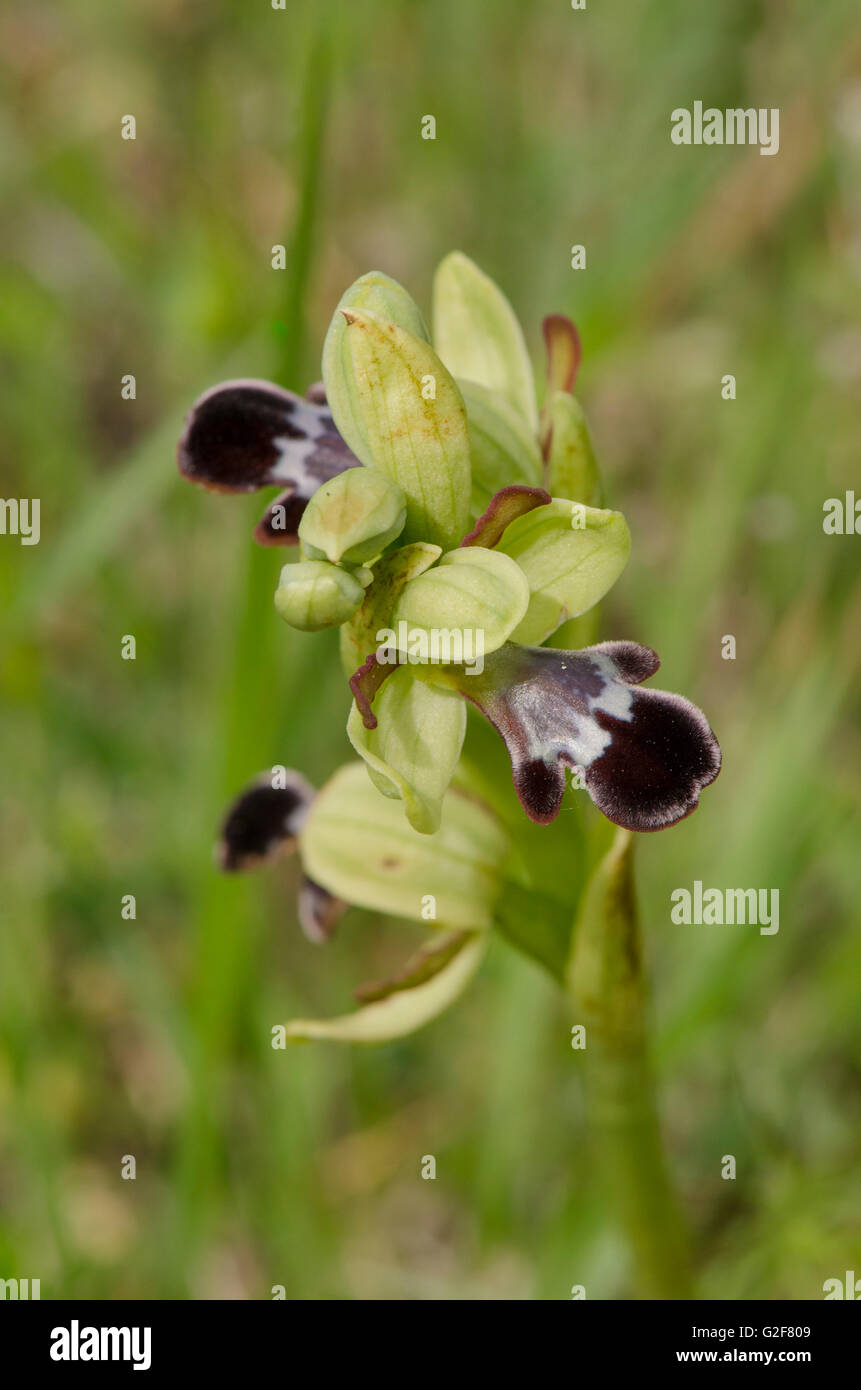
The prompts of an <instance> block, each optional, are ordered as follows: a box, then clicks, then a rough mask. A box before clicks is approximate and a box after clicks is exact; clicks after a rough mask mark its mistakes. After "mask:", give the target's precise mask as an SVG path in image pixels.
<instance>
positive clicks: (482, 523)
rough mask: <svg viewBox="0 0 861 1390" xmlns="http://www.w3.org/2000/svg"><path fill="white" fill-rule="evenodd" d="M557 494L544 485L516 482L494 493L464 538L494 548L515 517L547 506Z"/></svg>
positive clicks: (465, 541) (466, 543) (465, 540)
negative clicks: (529, 485)
mask: <svg viewBox="0 0 861 1390" xmlns="http://www.w3.org/2000/svg"><path fill="white" fill-rule="evenodd" d="M552 501H553V498H552V497H551V496H550V493H549V492H545V491H544V489H543V488H542V487H527V486H526V484H525V483H512V484H511V486H510V487H504V488H501V489H500V491H499V492H496V493H494V495H493V497H491V499H490V502H489V504H488V506H487V510H486V511H484V512H482V514H481V516H480V517H479V518H478V521H477V522H476V523H475V526H474V527H473V529H472V530H471V531H470V532H469V534H468V535H466V536H464V538H463V540H462V541H461V543H460V544H461V548H463V546H465V545H480V546H483V548H484V549H485V550H492V549H493V547H494V546H495V545H498V544H499V542H500V541H501V540H502V536H503V533H504V532H505V529H506V527H507V526H510V525H511V523H512V521H516V520H517V518H518V517H519V516H525V514H526V513H527V512H531V511H533V509H534V508H535V507H546V506H547V504H548V502H552Z"/></svg>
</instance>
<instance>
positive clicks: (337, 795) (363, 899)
mask: <svg viewBox="0 0 861 1390" xmlns="http://www.w3.org/2000/svg"><path fill="white" fill-rule="evenodd" d="M299 848H300V853H301V857H302V863H303V867H304V869H305V872H306V873H307V874H308V876H309V878H311V879H313V881H314V882H315V883H319V884H320V885H321V886H322V887H324V888H326V889H328V891H329V892H330V893H332V894H333V895H334V896H335V897H336V898H340V899H341V900H342V902H348V903H353V904H355V905H356V906H358V907H365V908H370V909H371V910H372V911H375V912H383V913H386V914H388V915H390V916H395V917H407V918H410V919H413V920H415V921H422V920H426V918H427V914H426V912H425V907H426V904H427V902H428V898H429V897H430V898H432V899H433V903H434V909H435V912H436V917H435V919H434V920H436V921H437V922H438V923H439V924H440V925H441V926H446V927H449V928H455V927H459V928H463V929H464V930H466V931H478V930H483V929H485V928H488V927H490V925H491V922H492V916H493V909H494V906H495V903H496V899H497V896H498V893H499V890H500V884H501V882H502V874H503V867H504V864H505V861H506V858H507V856H508V855H509V853H510V846H509V840H508V836H507V834H506V832H505V830H504V829H503V827H502V826H501V824H500V823H499V821H498V820H497V818H496V817H495V816H494V815H493V814H492V813H491V812H490V811H489V810H488V809H487V807H486V806H484V805H483V804H482V803H481V802H479V801H478V800H477V799H476V798H475V797H474V796H469V795H466V794H464V793H463V792H462V791H460V790H459V789H458V788H457V787H451V788H450V790H449V792H448V795H447V796H446V798H445V802H444V804H443V812H442V820H441V822H440V828H439V830H438V831H437V833H436V834H435V835H422V834H419V832H418V831H416V830H413V828H412V826H411V825H409V824H408V823H407V820H406V818H405V816H404V813H403V808H402V807H401V806H400V805H398V803H397V802H395V801H391V800H389V799H387V798H386V797H383V796H380V794H379V792H378V791H377V790H376V788H375V787H374V786H372V784H371V782H370V780H369V778H368V775H367V772H366V769H365V766H364V764H363V763H362V762H359V761H357V762H354V763H349V764H347V766H345V767H342V768H341V769H340V770H339V771H338V772H336V773H335V775H334V776H333V777H332V778H330V780H329V781H328V782H327V783H326V785H325V786H324V787H323V788H322V790H321V791H320V792H319V793H318V795H317V797H316V799H315V800H314V802H313V804H312V806H311V809H310V812H309V814H308V818H307V820H306V822H305V825H304V826H303V828H302V832H301V835H300V839H299Z"/></svg>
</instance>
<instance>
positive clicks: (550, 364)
mask: <svg viewBox="0 0 861 1390" xmlns="http://www.w3.org/2000/svg"><path fill="white" fill-rule="evenodd" d="M541 329H542V332H543V334H544V346H545V347H546V349H547V394H548V396H549V395H550V394H551V393H552V392H553V391H573V390H574V382H575V381H576V380H577V372H578V369H579V367H580V360H581V358H582V356H583V349H582V346H581V344H580V334H579V333H578V332H577V329H576V326H575V325H574V324H573V323H572V322H571V320H570V319H569V318H566V317H565V315H564V314H548V315H547V317H546V318H545V320H544V322H543V324H542V325H541Z"/></svg>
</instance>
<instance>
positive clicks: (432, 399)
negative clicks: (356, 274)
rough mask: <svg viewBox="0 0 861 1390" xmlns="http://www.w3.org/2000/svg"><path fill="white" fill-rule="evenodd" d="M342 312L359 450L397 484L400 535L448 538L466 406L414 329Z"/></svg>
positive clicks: (464, 451)
mask: <svg viewBox="0 0 861 1390" xmlns="http://www.w3.org/2000/svg"><path fill="white" fill-rule="evenodd" d="M342 313H343V315H344V318H345V322H346V325H347V327H346V333H345V335H344V340H343V351H342V359H343V366H344V372H345V374H346V377H347V378H349V381H350V383H351V385H350V388H349V389H350V393H351V399H352V401H353V404H354V407H355V412H356V419H357V420H358V423H359V426H360V428H361V431H362V437H363V441H364V451H363V452H360V454H359V457H360V458H361V459H362V462H363V463H366V464H370V465H372V466H373V467H374V468H379V469H382V471H383V472H384V473H387V474H388V475H389V477H390V478H394V480H395V482H396V483H399V484H400V486H401V487H402V488H403V490H404V493H405V494H406V499H407V524H406V528H405V531H404V538H405V539H406V540H426V541H431V542H433V543H435V544H439V545H442V546H443V547H446V546H451V545H454V544H456V543H457V541H458V540H459V539H460V537H461V536H462V535H463V533H464V530H465V529H466V525H467V522H468V518H469V504H470V493H471V482H470V469H469V435H468V432H467V425H466V407H465V406H464V403H463V399H462V397H461V394H460V392H459V391H458V389H457V386H456V385H455V382H454V379H453V378H452V377H451V376H450V375H449V373H448V372H447V371H446V369H445V367H444V366H443V364H442V362H441V361H440V360H439V358H438V357H437V355H436V353H435V352H434V351H433V348H431V347H429V346H428V344H427V343H426V342H424V341H423V340H422V339H421V338H417V337H416V336H415V334H413V333H408V332H407V331H406V330H405V329H403V328H400V327H399V326H398V325H397V324H395V323H391V322H388V321H387V320H385V319H383V318H380V317H378V316H377V315H375V314H370V313H367V312H366V311H364V310H357V309H344V310H343V311H342ZM330 405H331V406H332V414H333V415H334V417H335V423H336V424H337V425H338V427H339V429H340V424H341V422H340V420H339V417H338V411H337V409H336V402H335V401H333V400H331V399H330Z"/></svg>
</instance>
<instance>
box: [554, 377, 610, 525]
mask: <svg viewBox="0 0 861 1390" xmlns="http://www.w3.org/2000/svg"><path fill="white" fill-rule="evenodd" d="M544 411H545V415H546V417H547V423H548V426H549V428H550V431H551V434H550V457H549V459H548V469H547V483H548V487H549V489H550V492H551V493H552V494H553V496H554V497H570V498H571V499H572V500H573V501H576V502H585V503H586V505H587V506H589V507H600V505H601V503H602V501H603V494H602V488H601V475H600V473H599V472H598V464H597V461H596V459H595V452H594V450H593V448H592V440H591V439H590V437H589V430H588V427H587V425H586V417H585V415H584V414H583V409H582V406H581V405H580V404H579V402H578V401H576V400H575V399H574V397H573V396H570V395H569V394H568V392H567V391H554V392H553V394H552V395H551V396H550V397H549V398H548V400H547V401H546V403H545V406H544Z"/></svg>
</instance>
